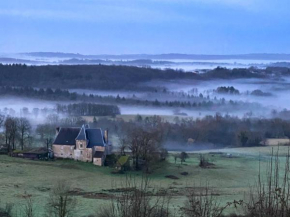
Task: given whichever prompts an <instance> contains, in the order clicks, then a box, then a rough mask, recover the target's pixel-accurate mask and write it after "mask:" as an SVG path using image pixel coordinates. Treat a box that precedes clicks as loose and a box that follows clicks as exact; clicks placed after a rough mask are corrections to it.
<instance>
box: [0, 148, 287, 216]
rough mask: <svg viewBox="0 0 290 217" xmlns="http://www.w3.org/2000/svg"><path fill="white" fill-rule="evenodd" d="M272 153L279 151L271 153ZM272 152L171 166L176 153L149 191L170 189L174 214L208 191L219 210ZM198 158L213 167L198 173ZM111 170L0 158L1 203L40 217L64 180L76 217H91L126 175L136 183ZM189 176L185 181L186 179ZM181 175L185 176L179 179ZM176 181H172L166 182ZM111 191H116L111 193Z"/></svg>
mask: <svg viewBox="0 0 290 217" xmlns="http://www.w3.org/2000/svg"><path fill="white" fill-rule="evenodd" d="M273 149H274V152H276V151H277V150H278V148H277V147H274V148H273ZM271 151H272V147H259V148H256V147H254V148H235V149H221V150H215V151H203V152H194V153H189V158H187V159H186V162H184V163H182V164H181V162H180V160H179V159H177V161H176V162H175V158H174V153H170V154H169V157H168V159H167V160H166V161H165V162H162V163H160V164H159V165H158V167H157V168H156V169H155V170H154V172H153V173H152V174H150V175H149V177H150V186H151V187H152V189H153V188H159V189H168V190H169V193H170V195H171V196H172V199H171V207H172V210H174V211H178V209H179V206H181V205H183V203H184V201H185V199H186V196H185V195H186V193H187V191H188V189H192V188H196V189H197V191H198V189H200V188H203V187H205V186H206V185H209V186H210V188H211V189H212V191H213V193H214V194H215V195H216V196H217V197H218V200H219V201H220V203H221V204H225V203H226V202H231V201H233V200H240V199H243V200H244V199H247V198H246V197H245V194H246V193H247V192H248V191H249V189H250V186H254V185H255V183H256V181H257V178H258V174H259V169H260V171H261V174H262V177H264V175H266V167H267V164H268V162H269V159H270V155H271ZM287 152H288V147H279V160H280V162H281V164H280V165H281V167H283V160H284V159H285V156H286V154H287ZM200 154H203V155H204V157H205V158H206V159H208V161H209V162H210V163H212V165H211V166H210V167H208V168H201V167H199V158H200ZM113 170H114V169H113V168H109V167H96V166H94V165H93V164H90V163H83V162H77V161H72V160H55V161H33V160H26V159H21V158H12V157H9V156H6V155H0V201H1V202H0V203H1V206H3V205H4V202H8V203H14V204H15V205H16V207H17V208H18V209H21V205H22V204H23V203H24V202H25V197H27V196H31V197H32V199H33V201H34V203H35V204H36V207H37V211H38V213H39V215H41V214H42V213H43V211H44V208H43V207H45V204H46V201H47V198H48V196H49V192H50V189H51V188H53V186H54V185H55V183H56V182H58V181H62V180H66V181H67V182H69V183H70V184H71V186H72V194H73V195H75V197H76V198H77V200H78V215H77V216H88V215H90V214H94V213H95V212H96V210H98V209H99V208H100V207H101V206H103V205H104V204H107V203H109V202H110V200H111V198H112V197H113V196H114V194H117V190H116V189H120V188H122V186H124V185H123V184H124V182H125V180H126V177H127V176H128V175H130V176H132V177H134V178H135V179H136V180H137V181H138V180H139V179H141V177H142V174H141V172H127V173H126V174H112V173H111V172H112V171H113ZM184 172H186V173H188V174H187V175H184V174H185V173H184ZM182 174H183V175H182ZM166 176H174V177H175V179H171V178H166ZM114 189H115V190H114ZM226 212H227V213H232V212H236V213H240V212H241V209H235V208H233V207H231V208H229V209H227V211H226Z"/></svg>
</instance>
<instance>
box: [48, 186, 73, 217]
mask: <svg viewBox="0 0 290 217" xmlns="http://www.w3.org/2000/svg"><path fill="white" fill-rule="evenodd" d="M70 191H71V187H70V185H69V183H68V182H66V181H58V182H57V184H56V185H55V186H54V188H53V189H52V190H51V192H50V195H49V199H48V203H47V216H49V217H71V216H74V213H75V209H76V203H77V201H76V199H75V198H74V197H73V196H71V195H70Z"/></svg>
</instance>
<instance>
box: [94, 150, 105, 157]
mask: <svg viewBox="0 0 290 217" xmlns="http://www.w3.org/2000/svg"><path fill="white" fill-rule="evenodd" d="M103 156H104V152H103V151H96V152H95V154H94V158H102V157H103Z"/></svg>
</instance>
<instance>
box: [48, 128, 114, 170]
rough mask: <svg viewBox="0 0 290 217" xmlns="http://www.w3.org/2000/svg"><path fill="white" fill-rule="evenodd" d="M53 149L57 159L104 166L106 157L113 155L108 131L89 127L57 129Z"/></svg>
mask: <svg viewBox="0 0 290 217" xmlns="http://www.w3.org/2000/svg"><path fill="white" fill-rule="evenodd" d="M52 149H53V152H54V156H55V157H56V158H69V159H74V160H79V161H83V162H92V163H94V164H95V165H97V166H103V165H104V161H105V159H106V155H108V154H111V149H112V145H110V144H109V142H108V130H105V131H104V132H103V131H102V129H92V128H90V127H89V126H88V125H83V126H82V127H81V128H77V127H70V128H57V135H56V138H55V140H54V142H53V145H52Z"/></svg>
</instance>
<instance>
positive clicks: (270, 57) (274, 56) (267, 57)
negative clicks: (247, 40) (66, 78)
mask: <svg viewBox="0 0 290 217" xmlns="http://www.w3.org/2000/svg"><path fill="white" fill-rule="evenodd" d="M21 55H27V56H33V57H50V58H52V57H57V58H86V59H168V60H170V59H190V60H223V59H244V60H290V54H266V53H265V54H262V53H261V54H259V53H256V54H236V55H203V54H179V53H169V54H155V55H153V54H123V55H106V54H104V55H83V54H79V53H61V52H30V53H21Z"/></svg>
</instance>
